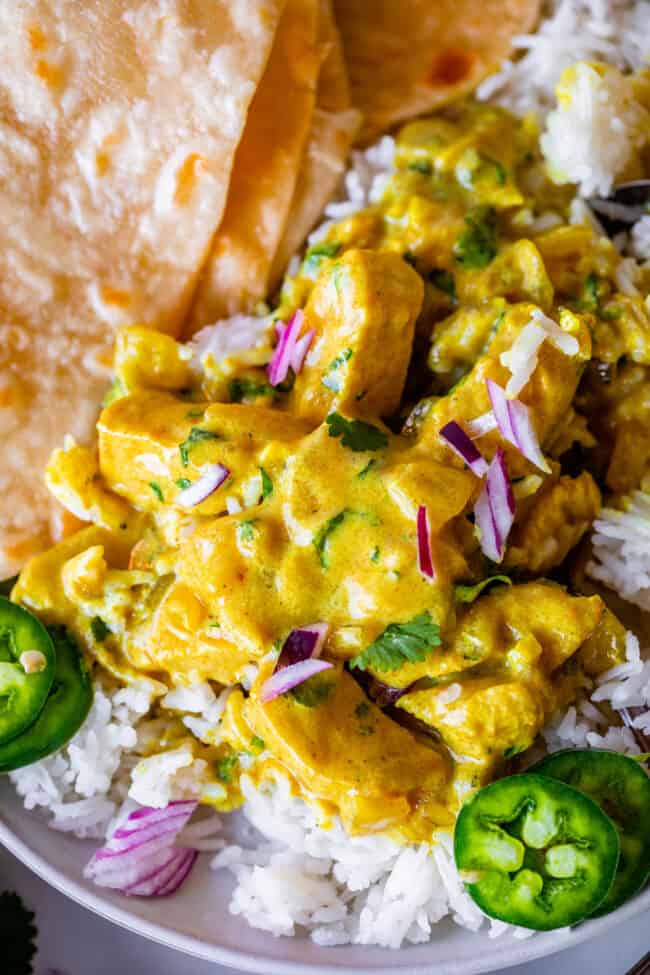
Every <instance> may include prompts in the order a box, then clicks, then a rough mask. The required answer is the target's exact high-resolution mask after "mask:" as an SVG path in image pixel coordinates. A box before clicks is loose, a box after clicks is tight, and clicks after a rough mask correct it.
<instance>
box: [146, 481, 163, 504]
mask: <svg viewBox="0 0 650 975" xmlns="http://www.w3.org/2000/svg"><path fill="white" fill-rule="evenodd" d="M149 487H150V488H151V490H152V491H153V493H154V494H155V495H156V497H157V498H158V500H159V501H164V500H165V495H164V494H163V491H162V488H161V486H160V484H158V482H157V481H149Z"/></svg>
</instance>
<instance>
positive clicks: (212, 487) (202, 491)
mask: <svg viewBox="0 0 650 975" xmlns="http://www.w3.org/2000/svg"><path fill="white" fill-rule="evenodd" d="M229 477H230V471H229V470H228V468H227V467H224V466H223V464H208V465H207V466H206V467H204V468H203V473H202V474H201V476H200V477H199V478H198V480H196V481H194V483H193V484H190V486H189V487H188V488H183V490H182V491H179V493H178V494H177V495H176V504H180V505H181V507H183V508H195V507H196V505H197V504H201V502H202V501H205V500H206V498H209V497H210V495H211V494H214V492H215V491H216V490H217V488H219V487H221V485H222V484H223V482H224V481H225V480H227V478H229Z"/></svg>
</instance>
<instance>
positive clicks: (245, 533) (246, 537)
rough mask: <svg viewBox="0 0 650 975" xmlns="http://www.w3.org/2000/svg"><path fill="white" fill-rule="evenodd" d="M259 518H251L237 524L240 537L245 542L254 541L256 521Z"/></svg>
mask: <svg viewBox="0 0 650 975" xmlns="http://www.w3.org/2000/svg"><path fill="white" fill-rule="evenodd" d="M256 521H257V518H249V519H248V520H247V521H241V522H240V523H239V525H238V526H237V531H238V533H239V537H240V539H242V540H243V541H245V542H252V541H253V538H254V537H255V528H254V525H255V522H256Z"/></svg>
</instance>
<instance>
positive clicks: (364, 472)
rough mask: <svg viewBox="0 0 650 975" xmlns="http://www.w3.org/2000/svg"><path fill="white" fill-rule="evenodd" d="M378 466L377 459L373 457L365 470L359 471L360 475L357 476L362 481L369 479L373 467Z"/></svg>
mask: <svg viewBox="0 0 650 975" xmlns="http://www.w3.org/2000/svg"><path fill="white" fill-rule="evenodd" d="M376 465H377V458H376V457H371V458H370V460H369V461H368V463H367V464H366V466H365V467H364V468H363V470H361V471H359V473H358V474H357V478H358V479H359V480H360V481H364V480H365V479H366V478H367V477H368V474H369V473H370V471H371V470H372V469H373V467H376Z"/></svg>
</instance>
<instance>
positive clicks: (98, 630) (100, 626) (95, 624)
mask: <svg viewBox="0 0 650 975" xmlns="http://www.w3.org/2000/svg"><path fill="white" fill-rule="evenodd" d="M90 630H91V633H92V635H93V638H94V639H95V640H96V641H97V643H103V642H104V640H106V638H107V637H109V636H110V635H111V631H110V630H109V628H108V627H107V626H106V623H105V622H104V620H103V619H102V618H101V616H95V617H94V619H92V620H91V621H90Z"/></svg>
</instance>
